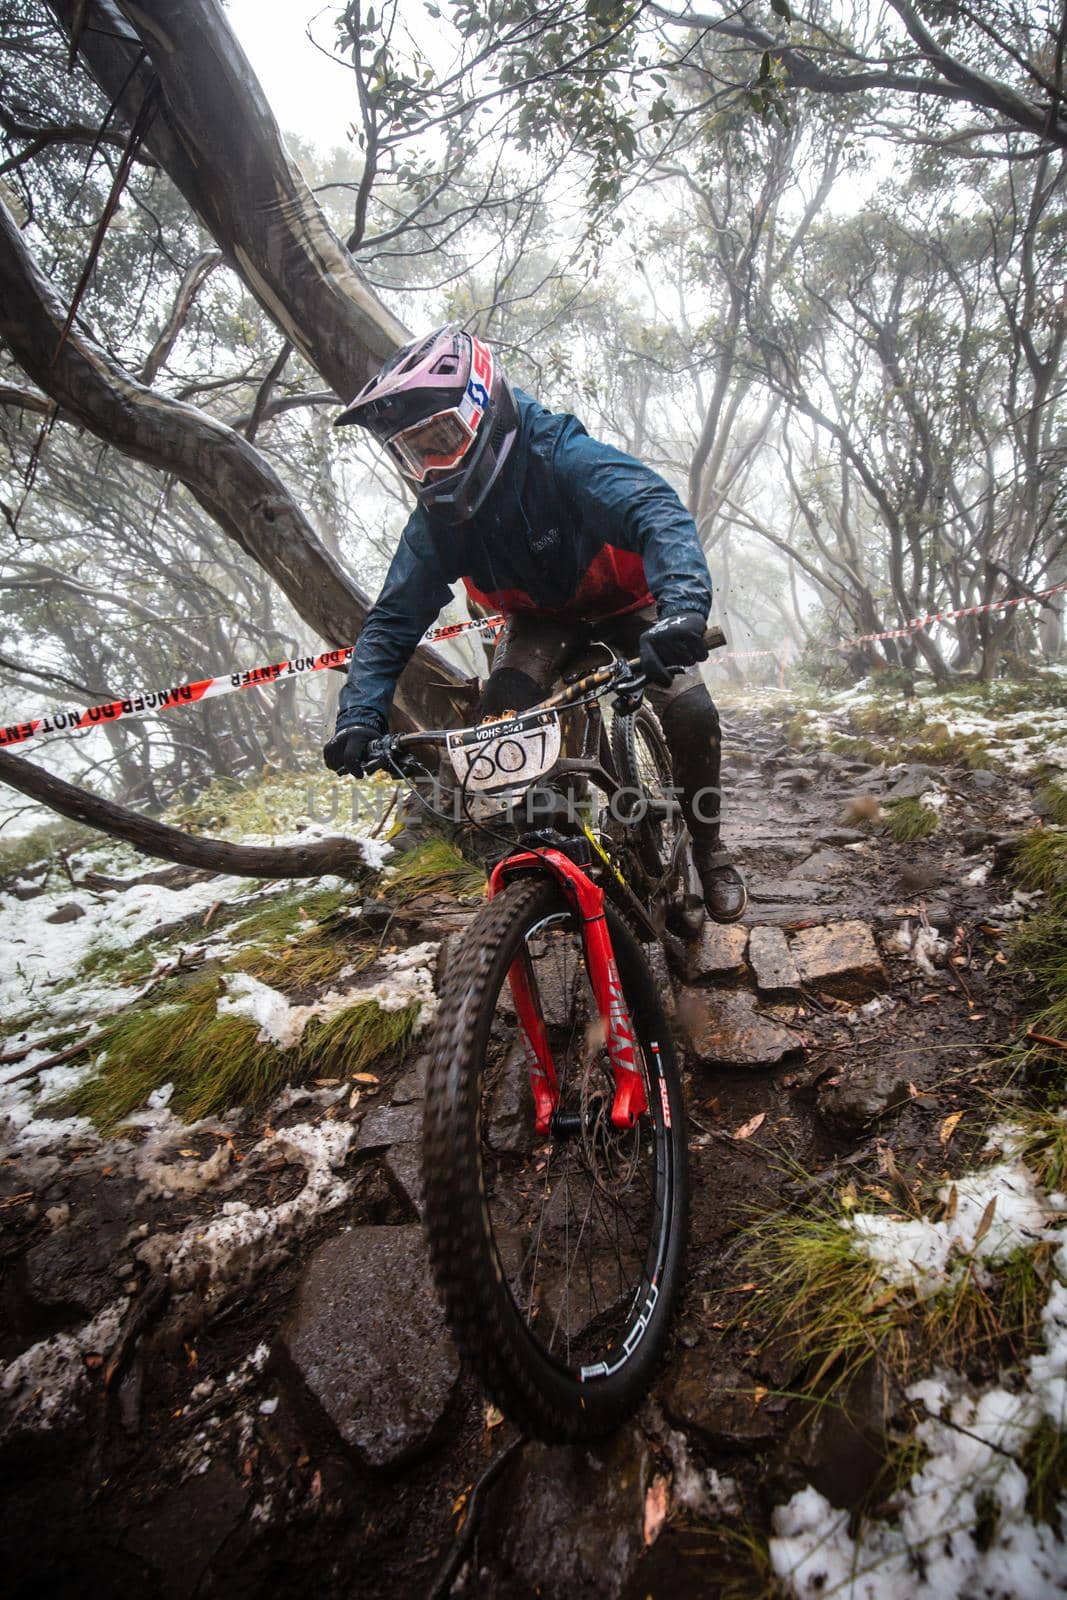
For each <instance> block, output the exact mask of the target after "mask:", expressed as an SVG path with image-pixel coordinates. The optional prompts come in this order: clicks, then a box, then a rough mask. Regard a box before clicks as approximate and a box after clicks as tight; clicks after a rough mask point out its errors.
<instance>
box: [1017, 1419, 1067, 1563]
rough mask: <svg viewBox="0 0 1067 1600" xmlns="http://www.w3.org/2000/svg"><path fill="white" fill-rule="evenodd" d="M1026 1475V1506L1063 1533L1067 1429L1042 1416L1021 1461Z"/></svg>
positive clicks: (1066, 1469) (1038, 1517)
mask: <svg viewBox="0 0 1067 1600" xmlns="http://www.w3.org/2000/svg"><path fill="white" fill-rule="evenodd" d="M1020 1465H1021V1466H1022V1469H1023V1471H1024V1472H1025V1474H1026V1478H1027V1494H1026V1509H1027V1511H1029V1513H1030V1515H1031V1516H1032V1517H1033V1519H1034V1521H1035V1522H1045V1523H1048V1524H1049V1525H1050V1526H1051V1527H1053V1528H1054V1529H1055V1530H1056V1533H1057V1536H1058V1537H1059V1538H1062V1537H1063V1532H1064V1529H1063V1516H1062V1509H1063V1504H1064V1499H1065V1498H1067V1433H1064V1431H1063V1430H1062V1429H1061V1428H1057V1427H1056V1424H1055V1423H1054V1422H1052V1421H1051V1420H1050V1418H1048V1417H1043V1418H1042V1419H1041V1421H1040V1422H1039V1423H1038V1425H1037V1427H1036V1429H1035V1430H1034V1432H1033V1433H1032V1434H1031V1435H1030V1438H1029V1439H1028V1440H1027V1444H1026V1449H1025V1450H1024V1451H1023V1454H1022V1459H1021V1462H1020Z"/></svg>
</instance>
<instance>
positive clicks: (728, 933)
mask: <svg viewBox="0 0 1067 1600" xmlns="http://www.w3.org/2000/svg"><path fill="white" fill-rule="evenodd" d="M747 945H748V929H747V928H741V927H739V926H738V924H737V923H736V922H734V923H731V924H730V925H729V926H728V927H723V926H722V925H721V924H720V923H718V922H712V920H711V918H710V917H709V918H708V919H707V921H706V922H705V923H704V926H703V928H702V930H701V934H700V938H699V940H698V941H697V942H696V943H695V944H694V945H692V946H691V947H690V948H689V949H688V950H687V952H686V969H685V977H686V982H687V983H708V982H712V981H714V980H715V979H716V978H727V977H734V976H738V975H739V974H740V973H742V972H744V970H745V950H746V947H747Z"/></svg>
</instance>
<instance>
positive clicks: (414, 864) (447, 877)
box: [386, 836, 485, 901]
mask: <svg viewBox="0 0 1067 1600" xmlns="http://www.w3.org/2000/svg"><path fill="white" fill-rule="evenodd" d="M386 889H387V891H388V893H389V895H390V897H391V898H395V899H398V900H401V901H404V900H414V899H415V898H416V897H417V896H418V895H420V894H450V895H455V896H456V897H457V898H459V899H463V898H471V897H473V896H475V895H482V894H484V892H485V872H484V870H482V869H481V868H479V867H475V866H472V865H471V863H470V862H469V861H467V860H466V859H465V858H464V857H463V856H462V855H461V854H460V852H459V851H458V850H457V849H456V846H455V845H454V844H452V842H451V841H450V840H448V839H444V838H441V837H440V836H436V837H434V838H431V839H427V840H426V842H425V844H420V845H416V846H415V848H414V849H413V850H408V851H406V852H405V853H404V854H403V855H402V856H400V857H399V858H398V859H397V862H396V865H395V866H394V867H393V868H392V870H391V871H390V872H389V874H388V877H387V880H386Z"/></svg>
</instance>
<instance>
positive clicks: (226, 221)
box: [49, 0, 408, 400]
mask: <svg viewBox="0 0 1067 1600" xmlns="http://www.w3.org/2000/svg"><path fill="white" fill-rule="evenodd" d="M49 5H50V8H51V10H52V12H53V13H54V14H55V16H56V17H57V18H58V19H59V22H60V24H61V25H62V27H63V28H64V31H65V32H66V33H67V34H68V36H70V35H71V34H72V31H73V30H74V28H75V26H76V19H77V13H78V11H79V0H49ZM78 47H79V53H80V55H81V58H82V59H83V60H84V61H85V62H86V63H87V64H88V66H89V69H90V71H91V72H92V74H93V76H94V77H95V78H96V80H97V82H98V83H99V85H100V87H101V88H102V89H103V91H104V93H105V95H106V96H107V97H108V100H109V101H115V100H117V103H118V106H119V109H120V110H121V111H122V113H123V114H124V116H125V117H126V118H127V120H131V119H132V117H133V115H134V114H135V112H136V108H137V107H138V106H139V105H140V104H141V103H142V101H143V99H144V95H145V90H146V87H147V85H148V82H149V80H150V79H151V78H152V76H153V75H154V76H155V77H157V78H158V79H159V83H160V87H161V101H160V109H159V115H158V116H157V117H156V120H155V123H154V125H153V127H152V129H151V132H150V134H149V136H148V138H147V139H146V140H145V148H147V150H148V151H149V152H150V154H151V155H153V156H154V157H155V159H156V160H157V161H158V162H159V163H160V165H161V166H162V167H163V168H164V170H165V171H166V173H167V174H168V176H169V177H170V178H171V180H172V182H173V183H175V184H176V185H177V187H178V188H179V189H180V190H181V192H182V194H183V195H184V196H185V198H186V200H187V201H188V202H189V204H190V205H191V206H192V208H193V210H194V211H195V212H196V214H197V215H198V216H199V218H200V219H201V221H202V222H203V224H204V226H205V227H206V228H207V230H208V232H209V233H210V234H211V235H212V236H213V238H214V239H215V241H216V243H217V244H218V246H219V248H220V249H221V250H222V251H223V253H224V255H225V257H226V259H227V261H228V262H229V263H230V265H231V266H232V267H233V268H234V269H235V271H236V272H237V273H239V275H240V276H241V277H242V278H243V279H244V282H245V283H246V284H247V285H248V287H249V289H250V290H251V292H252V293H253V294H254V295H255V297H256V299H257V300H258V301H259V303H260V305H261V306H262V307H263V309H264V310H265V311H266V313H267V315H268V316H269V317H270V318H271V319H272V320H273V321H274V322H275V323H276V324H277V325H278V327H279V328H280V329H281V331H282V333H283V334H284V335H285V337H286V338H287V339H289V340H290V341H291V342H292V344H293V345H294V347H295V348H296V349H297V350H298V351H299V352H300V354H301V355H302V356H304V357H305V358H306V359H307V360H308V361H309V362H310V363H311V365H312V366H313V367H316V368H317V369H318V371H319V372H321V374H322V376H323V377H324V378H325V379H326V381H327V383H329V384H330V385H331V387H332V388H334V389H335V390H336V391H337V393H338V394H339V395H340V396H341V397H342V399H344V400H348V399H350V398H351V396H352V395H353V394H355V393H356V391H357V390H358V389H360V388H362V386H363V384H364V383H365V382H366V380H367V379H368V378H369V377H370V376H371V374H372V373H373V372H375V371H376V370H377V369H378V367H379V366H380V365H381V363H382V362H383V361H384V360H385V358H386V357H387V356H389V355H391V354H392V352H393V351H394V350H395V349H396V347H397V345H399V344H402V343H403V342H404V341H405V339H406V338H407V337H408V334H407V330H406V329H405V327H404V325H403V323H401V322H400V321H399V320H398V319H397V318H396V317H394V316H393V314H392V313H391V312H390V311H389V310H387V308H386V307H385V306H384V305H383V304H382V302H381V301H380V300H379V299H378V297H377V296H376V295H375V293H374V291H373V290H372V289H371V288H370V286H369V285H368V284H367V282H366V280H365V279H364V277H363V275H362V273H361V272H360V271H359V268H358V267H357V266H356V263H355V262H354V261H353V260H352V257H351V256H350V255H349V254H348V252H347V251H346V250H345V248H344V246H343V245H342V244H341V242H340V240H339V239H338V238H337V236H336V235H335V234H334V232H333V230H332V229H331V228H330V226H329V223H328V222H327V221H326V218H325V216H324V215H323V213H322V211H321V210H320V209H319V206H318V203H317V202H316V200H315V198H314V196H313V195H312V193H311V190H310V189H309V188H308V185H307V184H306V183H305V181H304V179H303V177H302V175H301V174H300V172H299V170H298V168H297V167H296V165H295V163H294V162H293V160H292V158H291V157H290V155H289V152H288V151H287V150H286V148H285V144H284V142H283V140H282V136H281V133H280V132H279V129H278V125H277V123H276V122H275V120H274V117H273V116H272V114H271V111H270V107H269V106H268V105H267V102H266V99H265V97H264V95H263V91H262V89H261V88H260V86H259V83H258V81H257V79H256V76H255V74H254V72H253V71H252V68H251V66H250V65H249V62H248V58H247V57H246V55H245V53H244V51H243V50H242V49H241V46H240V44H239V43H238V40H237V38H236V36H235V34H234V33H233V30H232V28H231V27H230V24H229V21H228V19H227V16H226V13H225V11H224V10H223V8H222V6H221V5H220V4H219V3H218V0H120V3H118V4H116V3H115V0H93V5H92V7H91V10H90V12H89V17H88V21H87V22H86V25H85V28H84V30H83V32H82V33H81V36H80V39H79V42H78ZM142 52H144V53H145V54H146V55H147V60H145V61H143V62H141V63H140V64H139V65H135V63H137V62H138V61H139V58H140V56H141V53H142ZM131 69H133V70H132V71H131Z"/></svg>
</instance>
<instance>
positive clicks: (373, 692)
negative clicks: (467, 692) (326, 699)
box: [337, 518, 451, 732]
mask: <svg viewBox="0 0 1067 1600" xmlns="http://www.w3.org/2000/svg"><path fill="white" fill-rule="evenodd" d="M413 521H415V518H412V522H413ZM412 522H409V523H408V527H407V528H406V529H405V530H404V534H403V536H402V538H401V540H400V544H399V545H398V546H397V550H396V554H395V555H394V557H393V560H392V563H391V565H390V567H389V571H388V573H387V575H386V579H385V583H384V584H383V585H382V592H381V594H380V595H379V596H378V599H377V600H376V601H375V603H374V605H373V606H372V607H371V610H370V612H369V614H368V616H367V620H366V622H365V623H364V624H363V627H362V629H361V631H360V635H359V638H358V640H357V641H356V647H355V649H354V650H353V652H352V660H351V662H350V663H349V667H348V679H347V681H346V683H345V686H344V688H343V689H342V690H341V698H340V702H339V709H338V713H337V731H338V732H340V731H341V730H342V729H344V728H354V727H365V728H377V729H379V730H380V731H381V732H384V731H385V729H386V728H387V727H388V725H389V711H390V707H391V706H392V704H393V694H394V692H395V690H396V685H397V679H398V678H399V677H400V674H401V673H402V672H403V670H404V668H405V667H406V666H407V664H408V662H409V661H410V660H411V658H412V656H413V655H414V653H415V651H416V649H417V648H418V644H419V640H420V639H421V638H422V636H423V634H424V633H425V632H426V629H427V628H428V627H429V626H430V624H431V623H432V622H433V620H434V618H435V617H436V616H437V615H438V613H439V612H440V611H441V609H442V607H443V606H445V605H447V604H448V601H449V599H450V596H451V591H450V590H449V587H448V585H447V583H445V582H443V580H442V579H441V577H440V576H439V575H438V574H437V573H436V572H435V571H433V570H432V569H431V568H430V567H429V565H428V564H427V562H426V561H425V560H424V559H422V558H421V557H420V555H419V553H418V551H417V550H416V549H415V548H414V547H413V544H412V539H411V527H412Z"/></svg>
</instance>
